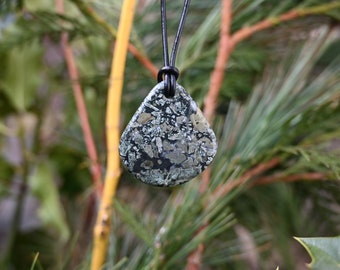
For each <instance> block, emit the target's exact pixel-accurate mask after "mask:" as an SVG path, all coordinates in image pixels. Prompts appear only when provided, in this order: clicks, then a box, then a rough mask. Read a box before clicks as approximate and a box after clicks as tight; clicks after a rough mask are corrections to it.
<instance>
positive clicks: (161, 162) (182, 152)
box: [119, 0, 217, 186]
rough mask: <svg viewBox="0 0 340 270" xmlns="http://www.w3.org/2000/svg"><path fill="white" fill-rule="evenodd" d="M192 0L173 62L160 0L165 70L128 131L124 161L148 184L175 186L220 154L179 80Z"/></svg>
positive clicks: (123, 144) (124, 136) (122, 144)
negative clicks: (181, 45)
mask: <svg viewBox="0 0 340 270" xmlns="http://www.w3.org/2000/svg"><path fill="white" fill-rule="evenodd" d="M189 3H190V0H185V2H184V6H183V10H182V15H181V19H180V22H179V26H178V30H177V34H176V36H175V40H174V45H173V48H172V51H171V56H170V59H169V52H168V41H167V27H166V1H165V0H161V17H162V23H161V26H162V43H163V57H164V67H162V68H161V69H160V70H159V72H158V84H157V85H156V86H155V87H154V88H153V89H152V90H151V91H150V93H149V94H148V96H147V97H146V98H145V99H144V101H143V102H142V104H141V105H140V107H139V108H138V110H137V111H136V113H135V114H134V116H133V117H132V119H131V121H130V122H129V124H128V125H127V127H126V129H125V130H124V132H123V134H122V136H121V140H120V146H119V153H120V156H121V159H122V162H123V163H124V165H125V166H126V168H127V169H128V171H129V172H130V173H132V174H133V175H134V176H135V177H136V178H137V179H139V180H141V181H142V182H144V183H146V184H150V185H156V186H176V185H179V184H183V183H185V182H187V181H189V180H191V179H192V178H194V177H196V176H197V175H199V174H200V173H201V172H202V171H203V170H204V169H205V168H206V167H207V166H208V165H209V164H210V163H211V162H212V160H213V158H214V156H215V154H216V151H217V142H216V136H215V134H214V132H213V130H212V129H211V128H210V126H209V123H208V121H207V120H206V119H205V117H204V116H203V113H202V112H201V110H200V109H199V108H198V106H197V104H196V103H195V101H194V100H193V99H192V97H191V96H190V95H189V93H188V92H187V91H186V90H185V89H184V88H183V87H182V86H181V85H179V84H178V83H177V82H176V80H177V78H178V76H179V71H178V69H177V68H176V67H175V60H176V55H177V50H178V45H179V41H180V37H181V34H182V30H183V26H184V22H185V18H186V15H187V12H188V7H189Z"/></svg>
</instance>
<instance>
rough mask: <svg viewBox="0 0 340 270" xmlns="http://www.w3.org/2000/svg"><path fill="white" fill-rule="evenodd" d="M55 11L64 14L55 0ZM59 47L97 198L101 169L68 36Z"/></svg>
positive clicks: (62, 7) (62, 5)
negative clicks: (62, 55)
mask: <svg viewBox="0 0 340 270" xmlns="http://www.w3.org/2000/svg"><path fill="white" fill-rule="evenodd" d="M56 8H57V11H58V12H60V13H61V14H62V13H64V4H63V0H56ZM61 47H62V49H63V52H64V56H65V60H66V64H67V68H68V73H69V76H70V79H71V82H72V89H73V95H74V98H75V101H76V106H77V111H78V115H79V119H80V125H81V128H82V131H83V135H84V140H85V145H86V150H87V153H88V156H89V159H90V162H91V164H90V171H91V175H92V179H93V182H94V185H95V190H96V193H97V195H98V196H100V194H101V192H102V188H103V184H102V173H101V167H100V164H99V160H98V154H97V150H96V146H95V143H94V140H93V136H92V131H91V127H90V124H89V120H88V114H87V110H86V105H85V101H84V96H83V91H82V88H81V86H80V83H79V74H78V69H77V66H76V62H75V59H74V56H73V52H72V49H71V47H70V45H69V43H68V34H67V33H62V34H61Z"/></svg>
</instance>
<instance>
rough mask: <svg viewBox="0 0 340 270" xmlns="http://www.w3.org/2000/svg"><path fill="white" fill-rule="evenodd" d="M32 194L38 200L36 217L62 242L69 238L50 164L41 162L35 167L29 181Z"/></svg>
mask: <svg viewBox="0 0 340 270" xmlns="http://www.w3.org/2000/svg"><path fill="white" fill-rule="evenodd" d="M29 184H30V187H31V190H32V193H33V194H34V195H35V196H36V197H37V198H38V199H39V201H40V208H39V210H38V215H39V217H40V218H41V220H42V222H43V223H44V224H45V225H46V226H47V227H49V228H53V229H55V230H56V231H57V232H58V233H59V234H60V238H61V240H62V241H66V240H67V239H68V238H69V234H70V232H69V229H68V227H67V224H66V221H65V217H64V213H63V208H62V205H61V202H60V199H59V195H58V190H57V187H56V185H55V182H54V179H53V173H52V167H51V164H50V163H49V162H47V161H43V162H41V163H39V164H38V165H37V167H36V168H35V171H34V172H33V174H32V176H31V177H30V181H29Z"/></svg>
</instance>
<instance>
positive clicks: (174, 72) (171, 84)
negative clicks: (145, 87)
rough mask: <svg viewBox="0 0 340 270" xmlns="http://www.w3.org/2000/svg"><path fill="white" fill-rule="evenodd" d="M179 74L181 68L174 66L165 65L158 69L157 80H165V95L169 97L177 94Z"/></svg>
mask: <svg viewBox="0 0 340 270" xmlns="http://www.w3.org/2000/svg"><path fill="white" fill-rule="evenodd" d="M178 76H179V70H178V69H177V68H176V67H173V66H164V67H162V68H161V69H160V70H159V71H158V75H157V80H158V82H161V81H163V80H164V95H165V96H166V97H167V98H169V97H174V96H175V93H176V81H177V78H178Z"/></svg>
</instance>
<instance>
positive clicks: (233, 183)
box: [210, 157, 280, 199]
mask: <svg viewBox="0 0 340 270" xmlns="http://www.w3.org/2000/svg"><path fill="white" fill-rule="evenodd" d="M279 163H280V159H279V158H278V157H275V158H273V159H271V160H269V161H268V162H266V163H261V164H259V165H257V166H256V167H255V168H252V169H250V170H249V171H247V172H246V173H245V174H243V175H242V176H241V177H240V178H238V179H236V180H230V181H228V182H227V183H225V184H222V185H220V186H218V187H217V188H216V189H215V191H214V192H213V194H212V195H211V196H210V197H211V198H214V199H216V198H219V197H223V196H224V195H226V194H227V193H229V192H230V191H231V190H232V189H234V188H236V187H239V186H242V185H244V184H245V183H246V182H248V181H249V180H250V179H251V178H252V177H254V176H256V175H259V174H261V173H263V172H265V171H268V170H269V169H272V168H274V167H276V166H277V165H278V164H279Z"/></svg>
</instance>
